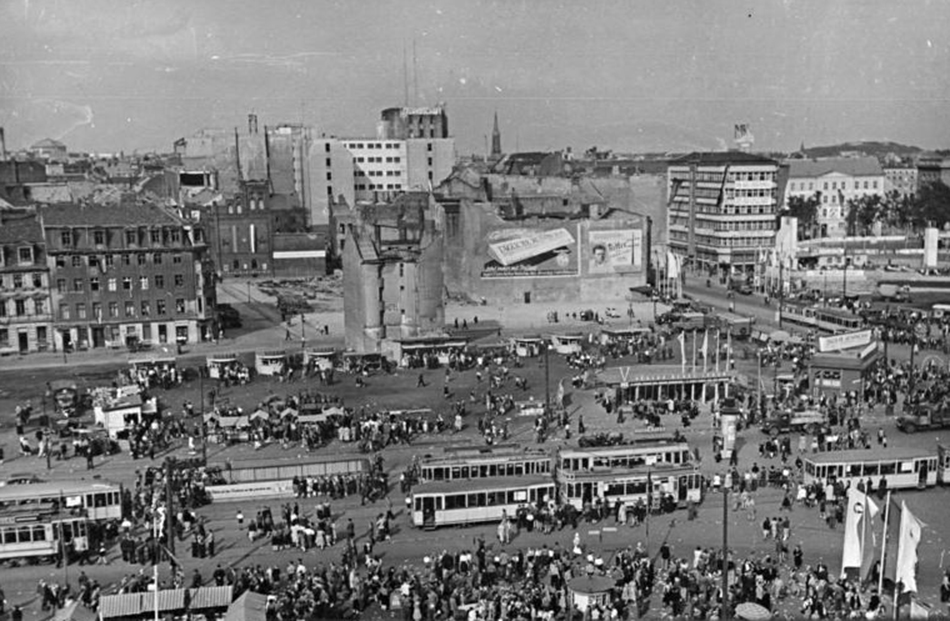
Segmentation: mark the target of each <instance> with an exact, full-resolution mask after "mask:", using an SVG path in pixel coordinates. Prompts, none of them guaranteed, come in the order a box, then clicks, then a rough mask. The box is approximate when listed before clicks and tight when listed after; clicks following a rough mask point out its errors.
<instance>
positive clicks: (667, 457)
mask: <svg viewBox="0 0 950 621" xmlns="http://www.w3.org/2000/svg"><path fill="white" fill-rule="evenodd" d="M692 460H693V455H692V453H691V452H690V449H689V444H688V443H687V442H686V440H680V439H677V438H673V437H651V438H642V439H638V440H634V441H633V442H629V443H626V444H612V445H605V446H586V447H576V448H569V449H562V450H561V452H560V454H559V455H558V474H561V473H565V472H584V471H589V470H597V469H617V468H637V467H640V466H651V465H653V464H672V465H682V464H689V463H691V462H692Z"/></svg>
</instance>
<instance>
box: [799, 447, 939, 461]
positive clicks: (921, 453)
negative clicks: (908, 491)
mask: <svg viewBox="0 0 950 621" xmlns="http://www.w3.org/2000/svg"><path fill="white" fill-rule="evenodd" d="M936 456H937V451H936V450H934V449H921V448H889V449H883V450H882V449H880V448H877V449H875V450H873V451H869V450H865V449H855V450H852V451H827V452H825V453H818V454H817V455H809V456H807V457H805V461H806V462H809V461H810V462H812V463H815V464H844V463H849V462H853V461H858V462H863V461H869V462H882V461H903V460H905V459H919V458H921V457H936Z"/></svg>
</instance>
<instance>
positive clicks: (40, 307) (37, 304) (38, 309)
mask: <svg viewBox="0 0 950 621" xmlns="http://www.w3.org/2000/svg"><path fill="white" fill-rule="evenodd" d="M33 312H34V313H36V314H37V315H45V314H46V307H45V302H43V300H33ZM37 329H39V328H37ZM40 340H42V341H45V340H46V339H40Z"/></svg>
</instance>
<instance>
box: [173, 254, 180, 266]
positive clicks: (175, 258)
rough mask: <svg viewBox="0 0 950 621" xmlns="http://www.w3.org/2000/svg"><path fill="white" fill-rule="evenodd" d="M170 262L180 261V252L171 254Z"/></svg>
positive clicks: (177, 262)
mask: <svg viewBox="0 0 950 621" xmlns="http://www.w3.org/2000/svg"><path fill="white" fill-rule="evenodd" d="M172 263H174V264H175V265H178V264H179V263H181V255H180V254H175V255H172Z"/></svg>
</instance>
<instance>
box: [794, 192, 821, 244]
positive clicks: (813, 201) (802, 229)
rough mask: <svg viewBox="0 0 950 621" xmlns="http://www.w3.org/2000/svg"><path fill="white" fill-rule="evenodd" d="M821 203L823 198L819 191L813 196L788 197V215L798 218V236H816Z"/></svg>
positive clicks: (805, 237) (803, 237)
mask: <svg viewBox="0 0 950 621" xmlns="http://www.w3.org/2000/svg"><path fill="white" fill-rule="evenodd" d="M819 205H821V198H820V197H819V196H818V194H817V193H815V194H812V195H811V196H790V197H789V198H788V215H790V216H792V217H793V218H798V237H799V238H800V239H811V238H812V237H815V235H814V233H815V226H816V225H817V224H818V207H819Z"/></svg>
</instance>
